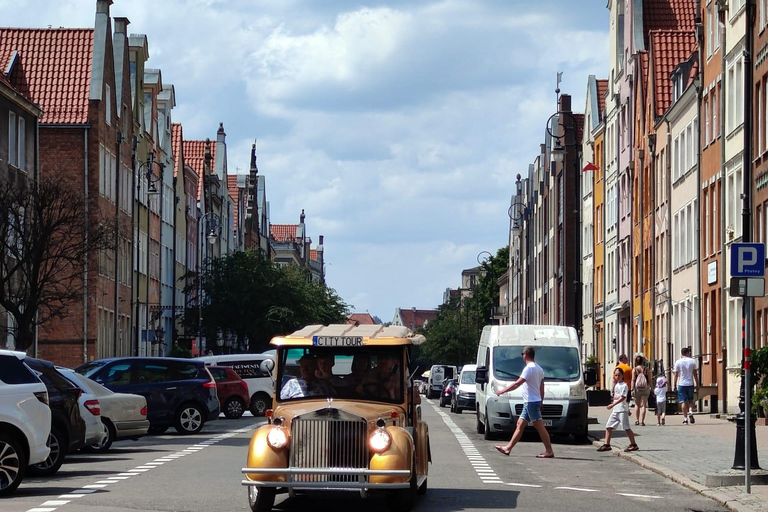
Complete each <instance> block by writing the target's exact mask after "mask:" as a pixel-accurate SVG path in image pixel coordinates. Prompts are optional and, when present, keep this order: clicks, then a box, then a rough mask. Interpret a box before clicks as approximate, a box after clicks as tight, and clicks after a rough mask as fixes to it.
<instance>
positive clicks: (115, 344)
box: [112, 131, 123, 356]
mask: <svg viewBox="0 0 768 512" xmlns="http://www.w3.org/2000/svg"><path fill="white" fill-rule="evenodd" d="M122 143H123V134H122V132H120V131H118V132H117V141H116V144H115V145H116V148H117V149H116V152H117V153H116V156H115V165H116V166H117V172H116V173H115V252H114V254H115V306H114V307H115V321H114V326H113V328H114V340H113V349H112V350H113V351H114V352H113V354H114V356H117V355H119V354H118V348H119V346H118V333H119V332H120V273H119V272H120V175H121V173H122V167H123V166H122V165H121V164H122V154H121V152H120V146H121V145H122Z"/></svg>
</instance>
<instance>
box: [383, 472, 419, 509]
mask: <svg viewBox="0 0 768 512" xmlns="http://www.w3.org/2000/svg"><path fill="white" fill-rule="evenodd" d="M412 468H413V469H412V473H411V481H410V485H409V486H408V487H407V488H406V489H397V490H394V491H392V494H390V495H389V496H388V498H389V499H388V501H389V509H390V510H391V511H392V512H410V511H411V509H412V508H413V503H414V501H416V494H417V493H418V489H417V486H416V461H415V460H414V461H413V464H412Z"/></svg>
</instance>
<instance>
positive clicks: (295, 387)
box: [280, 354, 336, 399]
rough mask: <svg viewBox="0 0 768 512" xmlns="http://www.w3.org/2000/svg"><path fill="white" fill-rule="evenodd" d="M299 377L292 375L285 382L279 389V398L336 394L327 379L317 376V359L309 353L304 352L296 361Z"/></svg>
mask: <svg viewBox="0 0 768 512" xmlns="http://www.w3.org/2000/svg"><path fill="white" fill-rule="evenodd" d="M297 362H298V363H299V373H300V376H299V377H294V378H292V379H290V380H288V382H286V383H285V385H284V386H283V388H282V389H281V390H280V398H281V399H288V398H300V397H305V396H336V389H335V388H334V386H333V384H331V382H330V381H329V380H328V379H324V378H319V377H317V370H318V367H317V359H316V358H315V357H313V356H311V355H310V354H304V355H303V356H301V358H299V360H298V361H297Z"/></svg>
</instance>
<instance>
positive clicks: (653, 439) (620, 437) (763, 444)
mask: <svg viewBox="0 0 768 512" xmlns="http://www.w3.org/2000/svg"><path fill="white" fill-rule="evenodd" d="M609 413H610V411H609V410H608V409H606V408H605V407H590V408H589V416H590V417H592V418H597V421H598V423H597V424H596V425H590V426H589V433H590V436H591V437H592V438H594V439H597V440H598V441H596V442H595V443H594V444H595V446H596V447H597V446H600V445H601V444H602V441H603V439H604V438H605V422H606V420H607V419H608V415H609ZM635 419H636V418H635V413H634V410H633V411H632V416H631V417H630V423H631V424H632V430H633V431H634V433H635V437H636V441H637V444H638V446H639V447H640V450H639V451H637V452H633V453H625V452H624V451H623V450H624V448H626V447H627V446H628V445H629V440H628V439H627V437H626V435H625V434H624V433H623V432H621V431H617V430H615V431H614V435H613V439H612V441H611V446H612V447H613V452H612V453H613V454H616V455H618V456H619V457H623V458H626V459H628V460H631V461H633V462H635V463H636V464H639V465H640V466H643V467H645V468H647V469H650V470H652V471H654V472H656V473H659V474H661V475H663V476H666V477H667V478H670V479H671V480H673V481H675V482H677V483H679V484H681V485H684V486H685V487H688V488H690V489H692V490H695V491H697V492H699V493H701V494H702V495H704V496H707V497H710V498H712V499H714V500H715V501H718V502H719V503H721V504H723V505H725V506H726V507H728V508H729V509H731V510H735V511H739V512H742V511H743V512H754V511H768V486H767V485H754V484H753V485H752V486H751V490H752V494H747V493H745V492H744V485H743V484H742V485H740V486H734V487H717V488H709V487H706V484H705V482H706V476H707V475H713V474H718V473H721V472H723V471H725V470H728V469H730V467H731V465H732V464H733V456H734V451H735V440H736V426H735V424H734V423H732V422H730V421H727V420H725V419H716V418H711V417H710V416H709V414H703V413H702V414H697V415H696V423H695V424H693V425H683V424H682V422H683V416H682V415H681V414H677V415H669V416H667V421H666V425H665V426H662V427H657V426H656V414H655V412H654V411H648V416H646V421H645V426H635V424H634V423H635ZM755 431H756V436H757V449H758V459H759V462H760V467H761V468H763V469H768V427H755Z"/></svg>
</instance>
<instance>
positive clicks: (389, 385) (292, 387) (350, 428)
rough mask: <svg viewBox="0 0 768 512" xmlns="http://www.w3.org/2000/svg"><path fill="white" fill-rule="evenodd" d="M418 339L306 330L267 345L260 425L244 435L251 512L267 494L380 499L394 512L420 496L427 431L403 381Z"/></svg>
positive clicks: (353, 329) (395, 333) (398, 332)
mask: <svg viewBox="0 0 768 512" xmlns="http://www.w3.org/2000/svg"><path fill="white" fill-rule="evenodd" d="M423 340H424V338H423V336H418V335H416V336H414V335H412V334H411V333H410V331H409V330H408V329H406V328H404V327H394V326H393V327H384V326H381V325H360V326H353V325H329V326H322V325H312V326H308V327H305V328H304V329H301V330H299V331H297V332H294V333H293V334H290V335H288V336H283V337H277V338H274V339H273V340H272V342H271V345H272V346H273V347H274V348H275V349H276V356H275V363H273V362H272V361H271V360H267V361H265V362H264V363H263V367H264V369H265V370H266V371H269V373H270V374H271V375H272V376H273V377H274V380H275V394H274V396H275V397H274V402H273V405H272V409H271V410H270V411H267V417H268V418H269V423H268V424H267V425H263V426H261V427H259V428H258V429H257V430H256V431H254V433H253V435H252V436H251V443H250V445H249V447H248V459H247V467H245V468H243V469H242V472H243V473H244V474H245V479H244V480H243V482H242V483H243V485H246V486H247V487H248V503H249V505H250V507H251V510H253V511H265V510H271V509H272V507H273V506H274V502H275V495H276V494H277V493H285V492H287V493H288V494H289V495H290V496H295V495H296V494H299V493H302V494H304V493H311V492H325V491H349V492H353V493H356V494H358V495H359V496H361V497H363V498H364V497H366V496H368V495H369V494H370V493H386V494H387V495H388V500H389V504H390V507H391V508H392V509H393V510H394V511H396V512H407V511H408V510H410V508H411V506H412V505H413V502H414V500H415V498H416V494H424V493H425V492H426V491H427V472H428V464H429V462H431V457H430V450H429V429H428V427H427V424H426V423H425V422H424V421H422V419H421V405H420V402H421V399H420V397H419V394H418V392H417V390H415V388H414V387H413V382H412V379H411V375H410V374H409V372H408V363H409V361H410V353H409V352H410V351H409V348H410V347H411V346H413V345H416V344H419V343H421V342H422V341H423Z"/></svg>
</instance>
